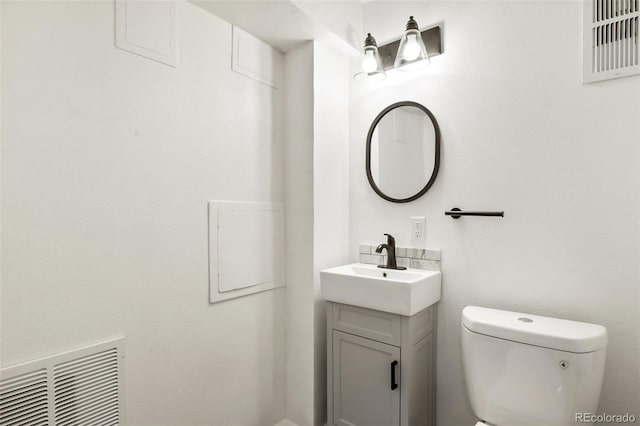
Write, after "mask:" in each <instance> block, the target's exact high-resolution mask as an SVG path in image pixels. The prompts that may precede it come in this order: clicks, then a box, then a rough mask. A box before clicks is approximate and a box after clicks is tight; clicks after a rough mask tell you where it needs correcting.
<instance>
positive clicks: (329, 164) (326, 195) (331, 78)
mask: <svg viewBox="0 0 640 426" xmlns="http://www.w3.org/2000/svg"><path fill="white" fill-rule="evenodd" d="M313 45H314V50H313V64H314V66H313V87H314V103H313V105H314V109H313V117H314V128H313V133H314V140H313V175H314V184H313V187H314V191H313V199H314V201H313V202H314V209H313V210H314V221H313V228H314V238H313V246H314V255H313V273H314V300H315V324H314V333H315V344H314V353H315V363H314V373H315V398H314V407H315V416H314V424H315V425H324V424H325V422H326V420H327V331H326V328H327V321H326V318H327V314H326V313H327V309H326V303H325V301H324V300H323V299H322V298H321V297H320V271H321V270H322V269H326V268H331V267H333V266H337V265H344V264H346V263H348V261H349V62H348V60H347V59H346V58H345V57H344V56H343V55H342V54H340V53H338V52H337V51H336V50H335V49H333V48H331V47H329V44H328V43H325V42H323V41H322V40H317V41H315V42H314V44H313Z"/></svg>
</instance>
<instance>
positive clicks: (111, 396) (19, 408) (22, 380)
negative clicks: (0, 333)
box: [0, 338, 124, 426]
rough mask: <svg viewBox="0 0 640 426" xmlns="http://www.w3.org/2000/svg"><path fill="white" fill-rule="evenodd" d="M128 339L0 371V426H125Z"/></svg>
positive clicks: (111, 341)
mask: <svg viewBox="0 0 640 426" xmlns="http://www.w3.org/2000/svg"><path fill="white" fill-rule="evenodd" d="M123 343H124V339H123V338H119V339H114V340H110V341H108V342H103V343H99V344H97V345H92V346H87V347H84V348H81V349H77V350H73V351H69V352H64V353H61V354H56V355H53V356H50V357H46V358H41V359H38V360H35V361H30V362H26V363H24V364H19V365H16V366H12V367H7V368H3V369H2V370H0V426H37V425H47V426H88V425H92V426H93V425H95V426H111V425H113V426H115V425H122V424H124V385H123V383H124V348H123Z"/></svg>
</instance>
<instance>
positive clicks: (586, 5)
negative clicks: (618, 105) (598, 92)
mask: <svg viewBox="0 0 640 426" xmlns="http://www.w3.org/2000/svg"><path fill="white" fill-rule="evenodd" d="M639 3H640V0H584V1H583V14H582V21H583V25H582V27H583V28H582V29H583V36H582V44H583V48H584V53H583V73H582V80H583V82H584V83H590V82H595V81H602V80H610V79H613V78H619V77H627V76H630V75H637V74H640V62H639V56H640V55H639V53H640V50H639V48H638V46H639V45H638V18H639V17H640V9H639V6H640V4H639Z"/></svg>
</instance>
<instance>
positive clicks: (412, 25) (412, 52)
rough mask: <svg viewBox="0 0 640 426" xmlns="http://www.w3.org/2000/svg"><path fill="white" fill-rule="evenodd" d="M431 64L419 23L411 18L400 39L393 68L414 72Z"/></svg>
mask: <svg viewBox="0 0 640 426" xmlns="http://www.w3.org/2000/svg"><path fill="white" fill-rule="evenodd" d="M429 62H430V61H429V54H428V53H427V48H426V46H425V45H424V41H423V40H422V36H421V35H420V31H419V30H418V23H417V22H416V20H415V19H413V16H410V17H409V21H407V26H406V30H405V32H404V33H403V34H402V38H401V39H400V47H398V53H396V60H395V61H394V63H393V66H394V68H395V69H397V70H400V71H414V70H418V69H421V68H424V67H426V66H427V65H429Z"/></svg>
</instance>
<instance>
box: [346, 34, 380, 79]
mask: <svg viewBox="0 0 640 426" xmlns="http://www.w3.org/2000/svg"><path fill="white" fill-rule="evenodd" d="M386 77H387V74H386V73H385V72H384V67H383V66H382V60H381V59H380V53H379V52H378V45H377V44H376V39H375V38H374V37H373V36H372V35H371V33H368V34H367V38H366V39H365V40H364V53H363V55H362V71H360V72H359V73H357V74H356V75H355V76H354V78H355V80H356V81H357V82H360V83H365V82H367V81H381V80H384V79H385V78H386Z"/></svg>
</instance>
